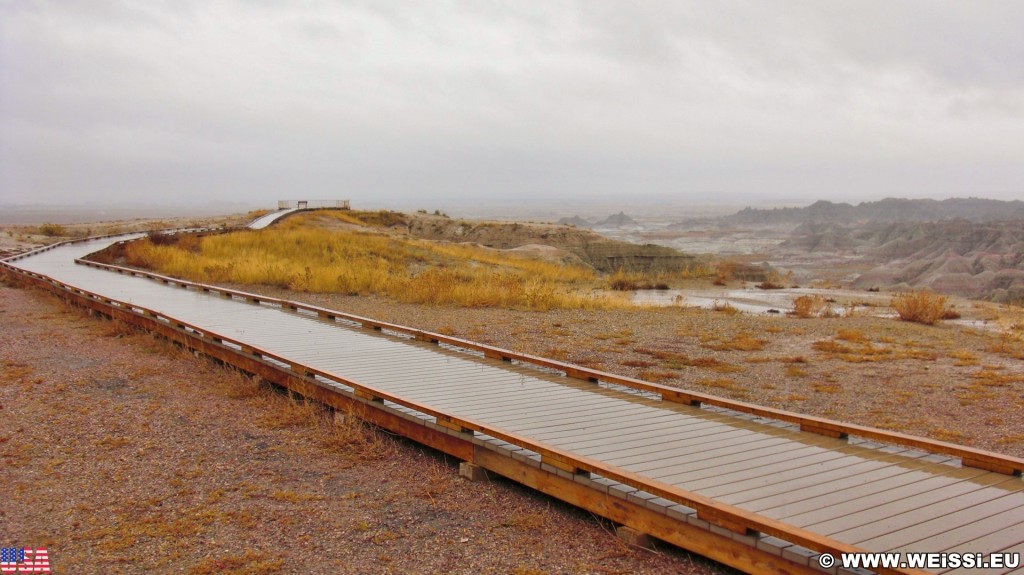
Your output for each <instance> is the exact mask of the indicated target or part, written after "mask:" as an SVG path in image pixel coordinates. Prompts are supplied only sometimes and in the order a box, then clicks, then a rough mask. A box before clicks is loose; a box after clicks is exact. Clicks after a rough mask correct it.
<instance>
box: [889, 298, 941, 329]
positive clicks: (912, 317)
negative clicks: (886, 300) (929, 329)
mask: <svg viewBox="0 0 1024 575" xmlns="http://www.w3.org/2000/svg"><path fill="white" fill-rule="evenodd" d="M947 299H948V298H947V297H946V296H943V295H938V294H934V293H932V292H929V291H925V290H918V291H912V292H903V293H899V294H896V296H895V297H893V298H892V304H891V305H892V308H893V309H894V310H896V313H897V314H898V315H899V316H900V319H901V320H903V321H910V322H914V323H922V324H925V325H935V323H936V322H937V321H939V320H941V319H943V315H945V314H946V313H947V309H946V301H947Z"/></svg>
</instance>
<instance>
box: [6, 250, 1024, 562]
mask: <svg viewBox="0 0 1024 575" xmlns="http://www.w3.org/2000/svg"><path fill="white" fill-rule="evenodd" d="M108 243H110V241H109V240H102V241H94V242H85V243H80V244H72V245H67V246H62V247H58V248H55V249H53V250H50V251H46V252H43V253H39V254H36V255H33V256H31V257H28V258H25V259H22V260H18V261H16V262H13V265H15V266H16V267H19V268H22V269H25V270H29V271H33V272H36V273H39V274H43V275H46V276H49V277H51V278H53V279H56V280H58V281H60V282H64V283H66V284H70V285H73V286H75V287H77V288H80V289H83V290H86V291H89V292H93V293H97V294H101V295H103V296H104V297H107V298H111V299H113V300H117V301H121V302H126V303H129V304H133V305H138V306H142V307H145V308H148V309H151V310H156V311H159V313H161V314H163V315H166V316H167V317H172V318H175V319H177V320H180V321H182V322H185V323H187V324H190V325H193V326H197V327H199V328H201V329H202V330H204V331H208V332H210V333H215V334H219V335H221V336H222V337H224V338H227V339H234V340H238V341H243V342H246V343H249V344H250V345H252V346H254V347H258V348H261V349H264V350H268V351H272V352H274V353H275V354H277V355H279V356H280V357H282V358H284V359H285V360H287V361H294V362H296V363H299V364H303V365H306V366H310V367H315V368H317V369H321V370H324V371H329V372H332V373H336V374H339V375H342V376H344V377H346V378H350V379H352V380H355V381H358V382H360V383H362V384H365V385H367V386H370V387H373V388H375V389H378V390H381V391H384V392H387V393H390V394H394V395H398V396H401V397H405V398H409V399H411V400H414V401H416V402H417V403H419V404H422V405H427V406H430V407H431V408H433V409H436V410H438V411H442V412H444V413H447V414H450V415H452V416H453V417H458V418H462V419H465V420H472V421H480V422H486V423H487V424H488V425H489V426H493V427H495V428H499V429H501V430H504V431H507V432H509V433H512V434H516V435H519V436H524V437H528V438H532V439H535V440H537V441H540V442H543V443H545V444H547V445H551V446H555V447H557V448H559V449H561V450H564V451H567V452H572V453H574V454H578V455H581V456H585V457H588V458H592V459H595V460H600V461H602V462H605V463H607V464H609V465H613V466H615V467H618V468H621V469H623V470H626V471H629V472H632V473H636V474H639V475H642V476H644V477H649V478H651V479H652V480H656V481H658V482H661V483H665V484H668V485H673V486H678V487H679V488H682V489H685V490H687V491H691V492H694V493H697V494H699V495H703V496H706V497H710V498H713V499H715V500H716V501H720V502H722V503H725V504H729V505H733V506H736V507H738V508H740V509H743V510H746V511H749V512H753V513H757V514H759V515H762V516H764V517H768V518H771V519H775V520H779V521H782V522H785V523H787V524H789V525H793V526H795V527H799V528H803V529H806V530H809V531H812V532H814V533H818V534H821V535H824V536H827V537H829V538H832V539H835V540H837V541H841V542H844V543H848V544H851V545H855V546H857V547H861V548H863V549H867V550H871V551H888V550H899V551H924V552H937V551H947V550H955V551H960V552H982V553H990V552H996V551H1022V550H1024V482H1022V481H1021V479H1020V478H1019V477H1013V476H1008V475H1003V474H998V473H993V472H988V471H983V470H979V469H973V468H963V467H961V466H960V463H959V460H958V459H956V458H949V457H944V456H938V455H928V454H925V453H922V452H919V451H913V450H909V449H905V448H900V447H893V446H882V445H879V444H875V443H869V442H864V441H856V440H851V441H847V440H844V439H834V438H830V437H826V436H823V435H817V434H813V433H805V432H801V431H799V430H798V429H796V428H795V427H794V426H790V425H786V424H779V423H778V422H768V421H761V420H757V419H756V418H751V417H738V416H737V414H735V413H731V412H728V411H726V410H712V409H706V408H703V409H702V408H700V407H694V406H689V405H682V404H674V403H670V402H666V401H661V400H660V399H659V398H658V397H657V396H654V395H651V394H645V393H643V392H639V391H636V390H629V389H626V388H621V387H618V386H614V385H604V384H601V385H598V384H595V383H591V382H587V381H583V380H576V379H571V378H567V377H565V376H564V375H561V374H556V373H548V372H545V371H544V370H542V369H539V368H536V367H533V366H527V365H519V364H516V363H509V362H503V361H501V360H498V359H491V358H485V357H482V356H480V355H479V354H475V353H469V352H467V351H465V350H456V349H448V348H446V347H444V346H438V345H434V344H430V343H426V342H420V341H415V340H411V339H406V338H400V337H395V336H394V335H389V334H386V333H380V332H374V331H370V330H367V329H364V328H361V327H358V326H353V325H347V324H346V323H345V322H341V321H334V320H328V319H324V318H320V317H317V316H316V315H315V314H311V313H308V312H304V311H295V310H290V309H283V308H280V307H277V306H270V305H254V304H252V303H247V302H244V301H239V300H236V299H231V298H227V297H224V296H223V295H219V294H215V293H207V292H203V291H200V290H194V289H182V288H181V287H180V286H168V285H165V284H163V283H161V282H158V281H154V280H151V279H146V278H140V277H129V276H126V275H119V274H116V273H112V272H110V271H104V270H99V269H94V268H91V267H87V266H83V265H77V264H75V263H74V259H75V258H79V257H82V256H84V255H86V254H89V253H92V252H94V251H97V250H99V249H101V248H102V247H103V246H104V245H106V244H108ZM497 443H501V442H497ZM991 572H992V573H998V572H1011V571H1010V570H993V571H991ZM1013 572H1024V569H1019V570H1017V571H1013Z"/></svg>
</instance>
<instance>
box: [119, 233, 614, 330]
mask: <svg viewBox="0 0 1024 575" xmlns="http://www.w3.org/2000/svg"><path fill="white" fill-rule="evenodd" d="M343 216H344V217H351V216H345V214H339V215H337V216H335V217H336V218H341V217H343ZM285 223H286V224H288V225H283V226H281V227H280V228H277V229H268V230H261V231H255V232H253V231H240V232H232V233H228V234H221V235H213V236H206V237H203V238H201V239H198V240H197V239H196V238H187V237H186V238H185V239H179V240H176V241H173V240H161V239H159V238H149V239H146V240H142V241H139V242H135V243H132V244H129V245H128V246H127V247H126V250H125V258H126V260H127V262H128V263H129V264H130V265H135V266H143V267H149V268H152V269H155V270H157V271H159V272H161V273H165V274H168V275H174V276H178V277H183V278H186V279H190V280H194V281H201V282H215V283H216V282H231V283H240V284H255V285H270V286H276V287H281V288H288V289H291V290H295V291H306V292H317V293H343V294H377V295H382V296H386V297H389V298H392V299H394V300H397V301H400V302H406V303H422V304H454V305H460V306H465V307H503V308H514V309H529V310H548V309H581V308H582V309H593V308H609V307H620V306H623V305H627V304H626V303H625V300H624V299H622V298H616V297H611V296H607V295H593V294H591V293H590V290H591V289H592V288H593V287H595V286H596V285H597V283H596V282H597V278H596V277H595V274H594V272H593V271H592V270H589V269H587V268H584V267H580V266H572V265H564V264H560V263H555V262H549V261H543V260H537V259H531V258H526V257H519V256H514V255H509V254H507V253H503V252H499V251H495V250H489V249H485V248H480V247H475V246H466V245H447V244H438V243H434V242H428V241H422V240H403V239H397V238H394V237H389V236H386V235H383V234H377V233H367V232H362V231H344V230H342V231H338V230H334V231H332V230H326V229H322V228H313V227H304V226H302V225H301V222H299V223H295V222H287V221H286V222H285Z"/></svg>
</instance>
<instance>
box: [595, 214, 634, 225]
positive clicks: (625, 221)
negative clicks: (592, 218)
mask: <svg viewBox="0 0 1024 575" xmlns="http://www.w3.org/2000/svg"><path fill="white" fill-rule="evenodd" d="M594 227H595V228H639V227H641V226H640V224H638V223H636V221H635V220H634V219H633V218H631V217H629V216H627V215H626V214H625V213H623V212H619V213H617V214H614V215H611V216H608V217H607V218H605V219H604V220H603V221H600V222H598V223H596V224H594Z"/></svg>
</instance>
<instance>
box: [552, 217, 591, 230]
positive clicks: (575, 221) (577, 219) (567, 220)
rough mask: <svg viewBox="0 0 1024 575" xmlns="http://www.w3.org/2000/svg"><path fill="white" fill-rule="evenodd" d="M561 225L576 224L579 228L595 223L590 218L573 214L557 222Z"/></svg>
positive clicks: (589, 226)
mask: <svg viewBox="0 0 1024 575" xmlns="http://www.w3.org/2000/svg"><path fill="white" fill-rule="evenodd" d="M556 223H557V224H558V225H560V226H576V227H577V228H592V227H594V224H593V223H592V222H591V221H590V220H585V219H583V218H581V217H579V216H573V217H571V218H562V219H560V220H558V222H556Z"/></svg>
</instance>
